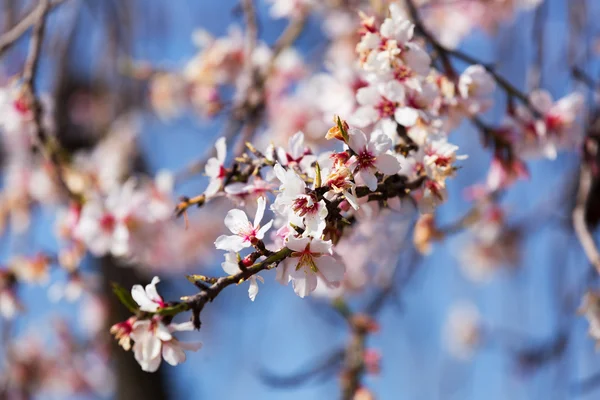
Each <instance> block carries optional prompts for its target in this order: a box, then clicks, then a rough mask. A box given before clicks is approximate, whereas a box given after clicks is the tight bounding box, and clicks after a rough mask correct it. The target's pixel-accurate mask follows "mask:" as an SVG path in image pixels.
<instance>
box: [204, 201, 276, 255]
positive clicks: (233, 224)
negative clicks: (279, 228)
mask: <svg viewBox="0 0 600 400" xmlns="http://www.w3.org/2000/svg"><path fill="white" fill-rule="evenodd" d="M265 207H266V200H265V198H264V197H259V198H258V208H257V209H256V215H255V216H254V222H253V223H250V221H248V216H247V215H246V213H245V212H244V211H242V210H239V209H233V210H231V211H229V212H228V213H227V216H226V217H225V226H227V228H228V229H229V230H230V231H231V233H233V235H221V236H219V237H218V238H217V240H216V241H215V246H216V248H217V249H220V250H227V251H232V252H234V253H235V252H238V251H240V250H242V249H244V248H246V247H250V246H252V245H253V244H255V242H256V241H257V240H262V239H263V238H264V237H265V233H266V232H267V231H268V230H269V229H270V228H271V225H272V224H273V221H272V220H271V221H269V222H267V223H266V224H265V225H263V226H262V227H261V226H260V222H261V221H262V218H263V215H264V213H265Z"/></svg>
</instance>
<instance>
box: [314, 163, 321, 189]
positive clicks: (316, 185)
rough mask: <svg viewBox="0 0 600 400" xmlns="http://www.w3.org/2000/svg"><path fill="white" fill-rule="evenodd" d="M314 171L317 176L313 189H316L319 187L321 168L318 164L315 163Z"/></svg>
mask: <svg viewBox="0 0 600 400" xmlns="http://www.w3.org/2000/svg"><path fill="white" fill-rule="evenodd" d="M315 171H316V174H317V175H316V177H315V189H316V188H320V187H321V166H320V165H319V163H315Z"/></svg>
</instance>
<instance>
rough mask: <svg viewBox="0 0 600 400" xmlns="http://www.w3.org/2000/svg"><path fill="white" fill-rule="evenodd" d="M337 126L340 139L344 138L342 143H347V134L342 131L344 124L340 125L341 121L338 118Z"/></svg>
mask: <svg viewBox="0 0 600 400" xmlns="http://www.w3.org/2000/svg"><path fill="white" fill-rule="evenodd" d="M336 122H337V126H338V129H339V130H340V132H341V133H342V137H343V138H344V142H346V143H348V140H349V138H348V132H346V130H345V129H344V124H342V119H341V118H340V117H337V121H336Z"/></svg>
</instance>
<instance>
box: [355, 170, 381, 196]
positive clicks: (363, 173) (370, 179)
mask: <svg viewBox="0 0 600 400" xmlns="http://www.w3.org/2000/svg"><path fill="white" fill-rule="evenodd" d="M354 180H355V181H356V183H357V184H359V185H365V186H367V187H368V188H369V190H371V191H375V190H376V189H377V177H376V176H375V174H374V173H373V172H371V171H370V170H368V169H361V170H358V171H357V172H356V173H355V174H354Z"/></svg>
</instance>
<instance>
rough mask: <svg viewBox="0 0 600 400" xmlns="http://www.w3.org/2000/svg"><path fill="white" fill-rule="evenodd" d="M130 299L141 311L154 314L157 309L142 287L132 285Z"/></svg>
mask: <svg viewBox="0 0 600 400" xmlns="http://www.w3.org/2000/svg"><path fill="white" fill-rule="evenodd" d="M131 297H133V300H135V302H136V303H138V305H139V306H140V309H141V310H142V311H147V312H155V311H156V310H157V309H158V304H156V303H155V302H153V301H152V300H150V298H149V297H148V295H147V294H146V291H145V290H144V288H143V287H142V285H133V287H132V288H131Z"/></svg>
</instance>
